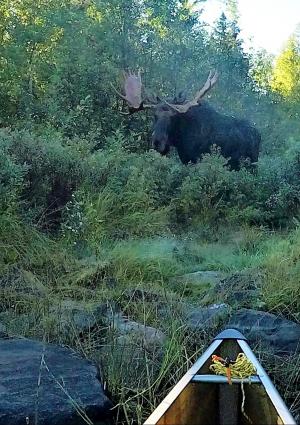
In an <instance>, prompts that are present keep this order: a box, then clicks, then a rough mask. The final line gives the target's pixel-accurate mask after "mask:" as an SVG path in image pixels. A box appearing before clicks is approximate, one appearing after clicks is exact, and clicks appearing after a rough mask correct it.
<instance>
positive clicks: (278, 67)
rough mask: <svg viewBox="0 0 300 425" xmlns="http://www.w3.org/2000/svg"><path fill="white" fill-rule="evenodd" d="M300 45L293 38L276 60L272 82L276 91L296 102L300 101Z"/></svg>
mask: <svg viewBox="0 0 300 425" xmlns="http://www.w3.org/2000/svg"><path fill="white" fill-rule="evenodd" d="M299 80H300V43H299V41H298V40H297V39H296V37H295V36H292V37H291V38H290V39H289V40H288V42H287V44H286V47H285V49H284V50H283V51H282V52H281V54H280V55H279V56H278V58H277V59H276V63H275V66H274V70H273V76H272V81H271V87H272V89H273V90H274V91H276V92H278V93H280V94H281V95H282V96H283V97H284V98H288V99H291V100H293V101H295V102H297V101H299V100H300V84H299Z"/></svg>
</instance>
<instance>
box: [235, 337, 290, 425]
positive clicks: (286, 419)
mask: <svg viewBox="0 0 300 425" xmlns="http://www.w3.org/2000/svg"><path fill="white" fill-rule="evenodd" d="M237 343H238V344H239V346H240V347H241V349H242V350H243V352H244V354H245V356H246V357H247V358H248V359H249V360H250V361H251V363H252V364H253V366H254V367H255V368H256V373H257V375H258V376H259V378H260V380H261V383H262V385H263V387H264V389H265V391H266V393H267V394H268V396H269V398H270V400H271V402H272V403H273V405H274V407H275V408H276V410H277V412H278V415H279V416H280V418H281V420H282V422H283V424H287V425H297V424H296V421H295V419H294V418H293V416H292V415H291V413H290V412H289V410H288V408H287V407H286V405H285V403H284V401H283V400H282V398H281V396H280V394H279V392H278V391H277V390H276V388H275V387H274V385H273V383H272V381H271V379H270V378H269V376H268V374H267V373H266V371H265V370H264V368H263V367H262V365H261V364H260V362H259V361H258V359H257V357H256V356H255V354H254V353H253V351H252V350H251V348H250V347H249V345H248V344H247V342H246V341H241V340H237Z"/></svg>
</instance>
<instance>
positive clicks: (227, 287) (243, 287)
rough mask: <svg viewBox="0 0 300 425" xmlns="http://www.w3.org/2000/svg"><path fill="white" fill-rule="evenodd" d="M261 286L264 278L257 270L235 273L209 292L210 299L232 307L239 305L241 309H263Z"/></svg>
mask: <svg viewBox="0 0 300 425" xmlns="http://www.w3.org/2000/svg"><path fill="white" fill-rule="evenodd" d="M261 285H262V276H261V275H260V273H258V272H257V271H256V270H245V271H243V272H238V273H233V274H232V275H230V276H228V277H226V278H225V279H222V280H220V281H219V282H218V283H217V284H216V285H215V286H214V287H213V288H212V289H211V291H209V294H208V299H209V300H210V301H212V300H213V301H215V302H225V303H228V304H230V305H234V304H237V305H238V306H239V307H253V306H255V307H262V306H263V303H262V301H261V300H260V288H261Z"/></svg>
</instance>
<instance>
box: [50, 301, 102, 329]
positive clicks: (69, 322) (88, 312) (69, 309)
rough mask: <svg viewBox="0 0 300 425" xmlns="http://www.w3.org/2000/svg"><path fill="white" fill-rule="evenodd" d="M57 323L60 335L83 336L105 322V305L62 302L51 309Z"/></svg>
mask: <svg viewBox="0 0 300 425" xmlns="http://www.w3.org/2000/svg"><path fill="white" fill-rule="evenodd" d="M51 312H52V313H54V316H55V318H56V320H57V321H58V323H59V327H60V330H61V333H63V334H68V333H69V332H70V331H71V332H72V333H76V334H78V333H80V334H84V333H87V332H90V331H91V330H92V329H94V328H95V327H96V326H97V325H98V324H100V323H103V322H104V321H105V318H106V315H107V306H106V304H92V305H89V304H87V303H83V302H79V301H73V300H68V299H66V300H63V301H62V302H60V303H59V304H57V305H54V306H53V307H52V309H51Z"/></svg>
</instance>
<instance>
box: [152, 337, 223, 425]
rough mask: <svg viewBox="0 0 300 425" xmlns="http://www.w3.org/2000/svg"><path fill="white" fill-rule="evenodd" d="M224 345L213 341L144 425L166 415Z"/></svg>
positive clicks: (220, 341) (218, 341)
mask: <svg viewBox="0 0 300 425" xmlns="http://www.w3.org/2000/svg"><path fill="white" fill-rule="evenodd" d="M221 344H222V340H216V341H213V343H212V344H211V345H210V346H209V347H208V349H207V350H206V351H205V352H204V353H203V354H202V356H201V357H199V359H198V360H197V361H196V362H195V363H194V364H193V366H192V367H191V368H190V369H189V370H188V371H187V372H186V374H185V375H183V377H182V378H181V379H180V381H179V382H178V383H177V384H176V385H175V387H174V388H173V389H172V390H171V391H170V392H169V394H168V395H167V396H166V397H165V398H164V400H163V401H162V402H161V403H160V404H159V405H158V407H157V408H156V409H155V410H154V412H153V413H152V414H151V415H150V416H149V418H148V419H147V420H146V422H144V425H155V424H156V423H157V422H158V421H159V419H160V418H161V417H162V416H163V415H164V414H165V413H166V411H167V410H168V409H169V407H170V406H171V405H172V404H173V403H174V401H175V400H176V398H177V397H178V396H179V394H180V393H181V392H182V391H183V390H184V388H185V387H186V386H187V385H188V384H189V383H190V382H191V380H192V379H193V377H194V376H195V375H196V374H197V372H198V370H199V369H200V368H201V366H203V364H204V363H205V362H206V361H207V360H208V359H209V358H210V357H211V356H212V355H213V353H214V352H215V351H216V349H217V348H218V347H219V346H220V345H221Z"/></svg>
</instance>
